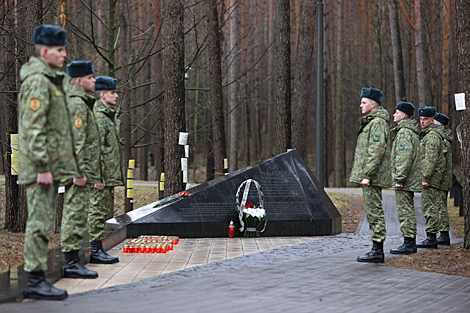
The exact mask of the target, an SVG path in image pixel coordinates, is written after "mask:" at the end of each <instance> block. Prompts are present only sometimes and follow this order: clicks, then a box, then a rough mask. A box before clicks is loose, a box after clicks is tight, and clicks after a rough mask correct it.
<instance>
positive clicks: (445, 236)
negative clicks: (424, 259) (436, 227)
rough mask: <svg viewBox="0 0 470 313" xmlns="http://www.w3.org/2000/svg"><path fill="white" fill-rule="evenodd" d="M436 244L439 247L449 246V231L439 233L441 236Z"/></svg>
mask: <svg viewBox="0 0 470 313" xmlns="http://www.w3.org/2000/svg"><path fill="white" fill-rule="evenodd" d="M437 244H438V245H441V246H450V237H449V231H441V235H440V236H439V238H437Z"/></svg>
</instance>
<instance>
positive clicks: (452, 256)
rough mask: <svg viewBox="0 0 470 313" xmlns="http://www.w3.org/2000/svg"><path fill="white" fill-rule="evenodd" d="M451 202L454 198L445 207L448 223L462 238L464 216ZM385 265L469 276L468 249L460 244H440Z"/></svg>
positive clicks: (457, 235)
mask: <svg viewBox="0 0 470 313" xmlns="http://www.w3.org/2000/svg"><path fill="white" fill-rule="evenodd" d="M453 204H454V200H453V199H448V201H447V207H448V211H449V220H450V225H451V227H452V230H453V231H454V233H455V236H456V237H457V238H462V237H463V236H464V227H465V225H464V218H463V216H462V217H460V216H459V208H458V207H454V206H453ZM419 251H420V250H418V252H419ZM421 251H422V250H421ZM385 265H387V266H393V267H398V268H406V269H410V270H416V271H424V272H433V273H441V274H447V275H458V276H464V277H470V251H469V250H465V249H463V248H462V244H457V245H452V246H450V247H442V246H441V247H439V249H429V250H426V251H422V252H419V253H417V254H413V255H407V256H403V257H401V258H398V259H393V260H391V261H388V262H386V263H385Z"/></svg>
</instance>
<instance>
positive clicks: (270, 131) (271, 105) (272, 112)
mask: <svg viewBox="0 0 470 313" xmlns="http://www.w3.org/2000/svg"><path fill="white" fill-rule="evenodd" d="M268 12H269V13H268V15H269V26H268V32H269V34H268V42H269V45H270V48H269V51H268V69H269V79H268V122H267V125H266V127H267V140H266V151H267V152H266V158H270V157H272V156H273V155H274V148H275V144H274V137H275V136H274V129H275V125H276V124H275V123H274V120H275V118H276V90H275V88H276V80H275V77H274V75H273V72H272V70H271V69H273V68H274V66H275V64H276V63H275V62H276V50H275V46H274V45H272V43H273V42H274V40H275V27H274V25H275V24H274V1H268Z"/></svg>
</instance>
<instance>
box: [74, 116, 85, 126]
mask: <svg viewBox="0 0 470 313" xmlns="http://www.w3.org/2000/svg"><path fill="white" fill-rule="evenodd" d="M82 125H83V121H82V118H81V117H76V118H75V127H77V128H80V127H82Z"/></svg>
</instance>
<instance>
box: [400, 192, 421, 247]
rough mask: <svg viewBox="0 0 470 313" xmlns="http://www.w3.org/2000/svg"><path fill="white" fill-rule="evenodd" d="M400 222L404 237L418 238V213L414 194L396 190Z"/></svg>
mask: <svg viewBox="0 0 470 313" xmlns="http://www.w3.org/2000/svg"><path fill="white" fill-rule="evenodd" d="M395 199H396V204H397V214H398V220H399V221H400V231H401V234H402V236H403V237H411V238H415V237H416V213H415V204H414V192H412V191H405V190H395Z"/></svg>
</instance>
